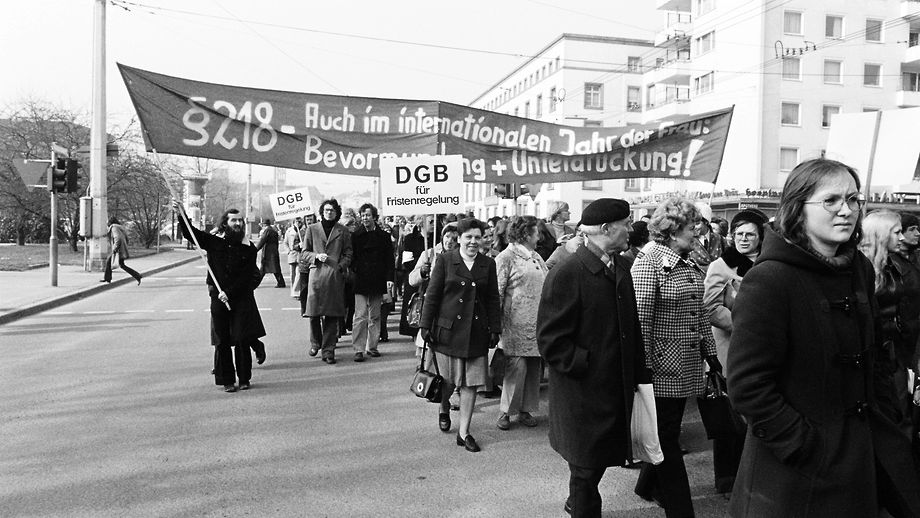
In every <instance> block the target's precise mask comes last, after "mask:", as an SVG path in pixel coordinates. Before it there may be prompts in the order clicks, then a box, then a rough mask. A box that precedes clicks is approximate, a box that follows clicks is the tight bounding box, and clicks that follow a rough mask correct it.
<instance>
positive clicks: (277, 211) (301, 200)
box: [269, 187, 316, 221]
mask: <svg viewBox="0 0 920 518" xmlns="http://www.w3.org/2000/svg"><path fill="white" fill-rule="evenodd" d="M269 200H270V201H271V205H272V213H273V214H274V215H275V221H284V220H288V219H294V218H296V217H298V216H306V215H307V214H313V213H314V212H315V210H316V207H314V206H313V205H314V204H313V200H311V199H310V188H309V187H301V188H300V189H291V190H289V191H282V192H278V193H275V194H272V195H271V196H270V197H269Z"/></svg>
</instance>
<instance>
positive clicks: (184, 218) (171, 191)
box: [153, 149, 230, 311]
mask: <svg viewBox="0 0 920 518" xmlns="http://www.w3.org/2000/svg"><path fill="white" fill-rule="evenodd" d="M153 160H154V161H155V162H156V164H157V171H158V172H159V173H160V176H162V177H163V181H164V182H166V187H168V188H169V194H170V195H171V196H172V199H174V200H176V201H178V200H179V193H177V192H176V189H175V188H173V186H172V184H171V183H169V178H167V177H166V174H165V173H163V168H162V167H160V155H158V154H157V150H156V149H154V150H153ZM179 216H180V217H181V218H182V221H184V222H185V226H186V227H188V229H189V231H188V233H189V235H190V236H191V237H192V242H193V243H194V244H195V250H197V251H198V257H200V258H201V261H202V262H204V265H205V267H206V268H207V269H208V273H209V274H210V275H211V279H212V280H213V281H214V286H215V287H216V288H217V291H218V292H223V291H224V290H223V288H221V287H220V282H219V281H218V280H217V276H216V275H214V270H211V265H210V264H208V259H207V257H205V256H204V251H203V250H202V249H201V245H199V244H198V238H197V237H195V232H193V230H192V223H191V222H190V221H189V220H188V215H187V214H186V213H185V209H183V210H180V211H179ZM224 306H227V311H230V301H229V300H228V301H227V302H224Z"/></svg>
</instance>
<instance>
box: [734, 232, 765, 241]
mask: <svg viewBox="0 0 920 518" xmlns="http://www.w3.org/2000/svg"><path fill="white" fill-rule="evenodd" d="M755 237H760V234H757V233H756V232H735V239H744V240H746V241H750V240H752V239H754V238H755Z"/></svg>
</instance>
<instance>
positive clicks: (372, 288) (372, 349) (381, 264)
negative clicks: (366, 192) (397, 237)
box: [351, 203, 394, 362]
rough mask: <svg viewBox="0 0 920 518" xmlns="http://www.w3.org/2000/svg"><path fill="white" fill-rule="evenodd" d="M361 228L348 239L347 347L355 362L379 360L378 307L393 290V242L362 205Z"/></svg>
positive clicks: (368, 207) (374, 212) (371, 211)
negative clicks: (350, 315)
mask: <svg viewBox="0 0 920 518" xmlns="http://www.w3.org/2000/svg"><path fill="white" fill-rule="evenodd" d="M358 216H359V217H360V218H361V227H360V228H358V230H356V231H355V233H354V235H353V236H352V238H351V239H352V243H351V246H352V250H353V254H354V255H353V259H352V263H351V265H352V269H353V270H354V272H355V320H354V324H353V329H352V335H351V344H352V347H354V350H355V361H356V362H363V361H364V354H365V352H366V353H367V355H368V356H372V357H374V358H376V357H378V356H380V353H379V352H377V343H378V341H379V340H380V306H381V303H382V302H383V294H384V293H386V292H387V290H392V289H393V270H394V264H393V241H392V240H391V239H390V233H389V232H385V231H384V230H382V229H380V228H379V227H378V226H377V218H378V214H377V207H374V206H373V205H371V204H370V203H365V204H364V205H362V206H361V208H360V209H359V210H358Z"/></svg>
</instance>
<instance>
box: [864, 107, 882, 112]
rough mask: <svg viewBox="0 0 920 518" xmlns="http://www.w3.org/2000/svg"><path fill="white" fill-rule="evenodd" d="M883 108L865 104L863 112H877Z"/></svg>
mask: <svg viewBox="0 0 920 518" xmlns="http://www.w3.org/2000/svg"><path fill="white" fill-rule="evenodd" d="M880 109H881V108H870V107H868V106H863V113H870V112H877V111H879V110H880Z"/></svg>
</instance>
